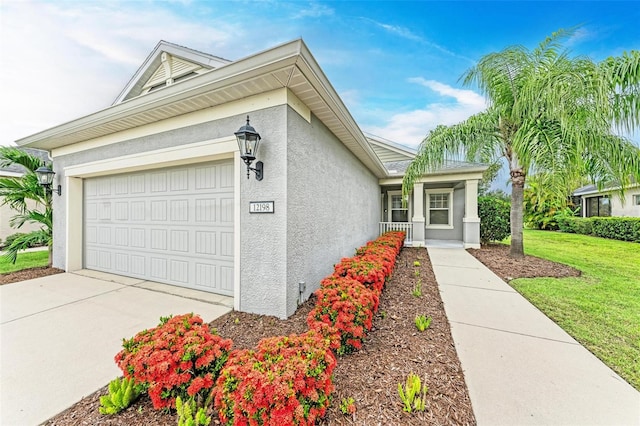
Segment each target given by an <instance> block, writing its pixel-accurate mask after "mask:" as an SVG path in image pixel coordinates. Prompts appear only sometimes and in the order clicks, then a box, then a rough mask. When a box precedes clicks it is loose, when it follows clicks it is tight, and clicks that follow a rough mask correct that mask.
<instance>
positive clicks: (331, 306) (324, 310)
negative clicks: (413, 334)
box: [307, 276, 378, 355]
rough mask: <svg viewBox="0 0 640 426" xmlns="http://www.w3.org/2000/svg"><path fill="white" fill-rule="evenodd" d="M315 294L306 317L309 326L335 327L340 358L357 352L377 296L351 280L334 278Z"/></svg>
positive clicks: (322, 284) (323, 281)
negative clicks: (314, 303) (311, 306)
mask: <svg viewBox="0 0 640 426" xmlns="http://www.w3.org/2000/svg"><path fill="white" fill-rule="evenodd" d="M315 295H316V297H317V298H318V300H317V301H316V305H315V307H314V308H313V310H311V312H309V315H308V316H307V324H308V325H309V327H310V328H311V329H312V330H315V329H317V330H322V328H323V327H325V326H329V327H334V328H335V330H336V332H337V333H338V335H339V342H340V345H339V347H338V348H337V353H338V354H339V355H343V354H345V353H350V352H353V351H355V350H357V349H360V348H361V347H362V340H363V339H364V336H365V332H366V331H368V330H371V325H372V320H373V313H374V311H375V310H376V309H377V307H378V295H377V294H376V293H375V292H374V291H372V290H370V289H368V288H367V287H365V286H364V285H363V284H361V283H360V282H358V281H356V280H354V279H352V278H348V277H337V276H331V277H328V278H325V279H324V280H322V283H321V287H320V289H319V290H317V291H316V292H315ZM336 340H338V339H337V338H336Z"/></svg>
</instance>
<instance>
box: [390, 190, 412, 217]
mask: <svg viewBox="0 0 640 426" xmlns="http://www.w3.org/2000/svg"><path fill="white" fill-rule="evenodd" d="M393 195H400V196H401V195H402V191H387V220H388V221H389V222H393V216H392V215H393V211H392V210H393V209H392V206H393V203H392V202H391V201H392V198H393ZM402 210H405V209H402ZM406 210H407V221H406V222H397V223H409V222H411V216H410V213H411V212H410V210H409V200H408V199H407V208H406Z"/></svg>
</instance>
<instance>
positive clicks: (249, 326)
mask: <svg viewBox="0 0 640 426" xmlns="http://www.w3.org/2000/svg"><path fill="white" fill-rule="evenodd" d="M415 260H418V261H419V262H420V266H419V267H416V266H414V264H413V262H414V261H415ZM416 270H417V271H419V273H418V274H419V275H418V276H417V275H416ZM418 279H419V280H420V281H421V283H422V296H421V297H414V296H413V295H412V289H413V288H414V286H415V284H416V282H417V280H418ZM314 302H315V300H314V299H313V298H311V299H310V300H309V301H307V302H306V303H305V304H303V305H302V306H301V307H300V308H299V309H298V310H297V311H296V313H295V314H294V315H293V316H291V317H290V318H289V319H287V320H279V319H277V318H274V317H269V316H264V315H254V314H247V313H241V312H231V313H229V314H227V315H224V316H222V317H220V318H218V319H216V320H214V321H213V322H212V323H211V324H210V325H211V327H213V328H215V329H216V330H217V332H218V334H220V335H221V336H223V337H225V338H230V339H232V340H233V341H234V346H235V347H236V348H251V347H255V345H256V344H257V342H258V341H259V340H260V339H262V338H264V337H270V336H275V335H286V334H290V333H301V332H304V331H305V330H306V329H307V325H306V317H307V314H308V312H309V311H310V310H311V308H312V307H313V304H314ZM179 313H180V312H175V314H179ZM421 314H424V315H427V316H430V317H432V319H433V320H432V322H431V326H430V327H429V328H428V329H427V330H426V331H424V332H422V333H420V332H418V330H417V329H416V327H415V325H414V319H415V317H416V316H417V315H421ZM114 355H115V354H114ZM409 373H415V374H418V375H419V376H420V377H421V379H422V380H423V382H426V384H427V385H428V386H429V392H428V396H427V404H426V406H427V407H426V408H427V409H426V411H424V412H420V413H412V414H408V413H405V412H404V411H402V405H401V402H400V398H399V396H398V390H397V386H398V383H404V381H405V379H406V377H407V375H408V374H409ZM334 385H335V392H334V394H333V402H332V404H331V407H330V409H329V410H328V412H327V415H326V416H325V418H324V419H323V420H322V421H321V422H320V423H319V424H320V425H407V426H412V425H425V424H430V425H440V424H459V425H475V424H476V420H475V417H474V415H473V411H472V408H471V401H470V399H469V394H468V391H467V387H466V384H465V381H464V375H463V371H462V368H461V366H460V361H459V360H458V356H457V353H456V350H455V347H454V343H453V339H452V338H451V331H450V329H449V322H448V320H447V318H446V316H445V313H444V308H443V305H442V301H441V299H440V294H439V292H438V286H437V284H436V280H435V277H434V275H433V271H432V269H431V263H430V261H429V256H428V254H427V251H426V250H425V249H417V248H404V249H403V250H402V251H401V253H400V256H399V258H398V262H397V265H396V269H395V271H394V273H393V275H392V277H391V280H390V281H389V283H388V284H387V286H386V287H385V289H384V291H383V294H382V297H381V301H380V308H379V311H378V314H377V315H376V317H375V319H374V322H373V329H372V330H371V331H370V332H369V334H368V336H367V338H366V339H365V341H364V345H363V348H362V350H360V351H359V352H356V353H353V354H350V355H346V356H343V357H340V358H339V359H338V366H337V367H336V369H335V370H334ZM106 392H107V391H106V386H105V387H104V388H102V389H99V390H98V391H96V392H95V393H93V394H91V395H89V396H87V397H85V398H84V399H82V400H81V401H79V402H78V403H76V404H75V405H73V406H71V407H70V408H68V409H67V410H65V411H63V412H62V413H60V414H58V415H56V416H55V417H53V418H51V419H50V420H48V421H47V422H46V423H45V424H46V425H159V426H163V425H175V424H176V416H175V415H174V414H170V413H165V412H162V411H155V410H154V409H153V407H152V406H151V401H150V400H149V398H148V397H146V396H143V397H142V398H141V399H140V400H139V401H138V402H136V403H135V404H134V405H133V406H131V407H129V408H128V409H127V410H125V411H123V412H122V413H119V414H117V415H115V416H103V415H101V414H99V412H98V407H99V397H100V395H104V394H106ZM348 397H351V398H353V399H354V400H355V404H356V407H357V412H356V413H355V414H354V415H353V416H345V415H343V414H342V413H341V412H340V409H339V405H340V401H341V400H342V399H343V398H348ZM212 424H219V422H218V421H217V419H216V418H214V421H213V422H212Z"/></svg>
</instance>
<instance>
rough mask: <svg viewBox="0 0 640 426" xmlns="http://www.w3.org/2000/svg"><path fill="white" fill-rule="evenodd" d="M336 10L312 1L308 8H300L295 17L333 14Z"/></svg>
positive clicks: (316, 16) (317, 16)
mask: <svg viewBox="0 0 640 426" xmlns="http://www.w3.org/2000/svg"><path fill="white" fill-rule="evenodd" d="M333 14H334V10H333V9H332V8H330V7H328V6H325V5H323V4H319V3H315V2H312V3H310V4H309V7H308V8H306V9H300V10H298V11H297V12H296V13H295V14H294V15H293V18H294V19H298V18H320V17H322V16H332V15H333Z"/></svg>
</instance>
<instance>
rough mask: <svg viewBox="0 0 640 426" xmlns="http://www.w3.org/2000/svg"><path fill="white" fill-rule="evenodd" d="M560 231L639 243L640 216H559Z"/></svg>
mask: <svg viewBox="0 0 640 426" xmlns="http://www.w3.org/2000/svg"><path fill="white" fill-rule="evenodd" d="M558 226H559V227H560V230H561V231H562V232H570V233H573V234H584V235H593V236H596V237H602V238H609V239H612V240H622V241H633V242H637V243H640V217H561V218H558Z"/></svg>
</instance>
